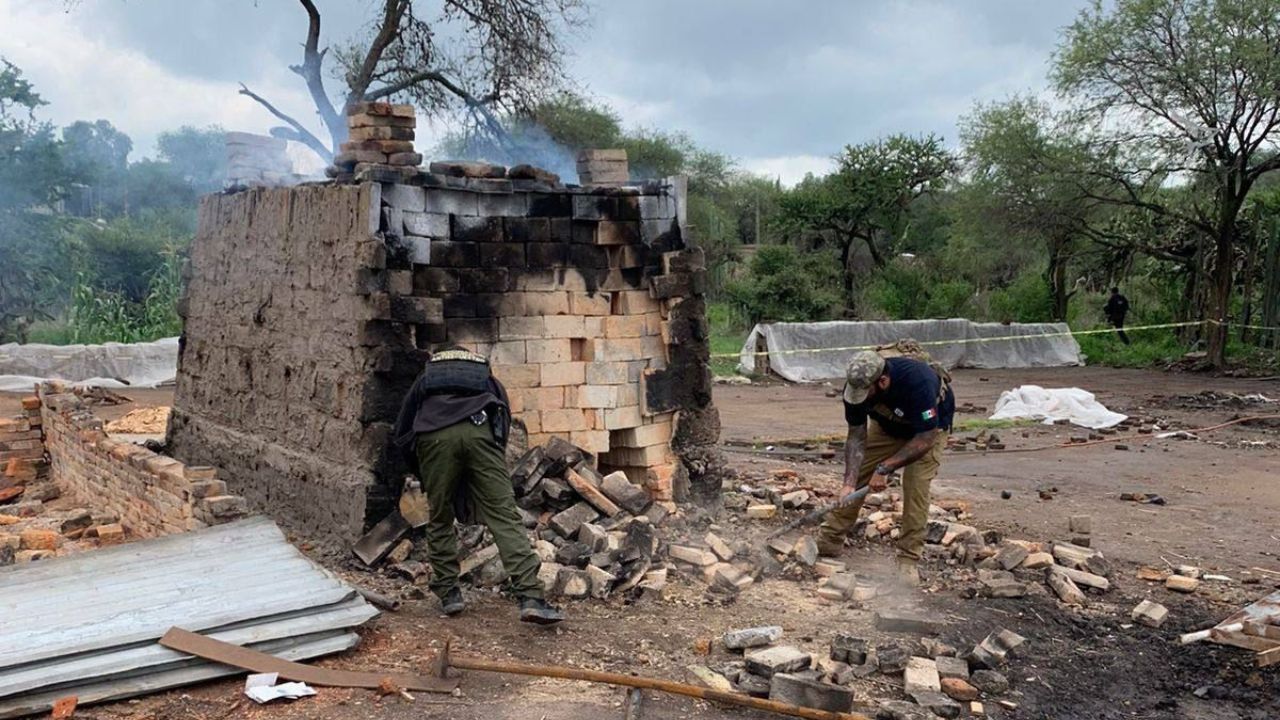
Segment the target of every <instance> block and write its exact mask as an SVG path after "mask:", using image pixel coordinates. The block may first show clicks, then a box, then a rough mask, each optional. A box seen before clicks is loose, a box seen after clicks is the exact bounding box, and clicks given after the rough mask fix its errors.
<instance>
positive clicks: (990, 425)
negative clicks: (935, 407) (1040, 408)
mask: <svg viewBox="0 0 1280 720" xmlns="http://www.w3.org/2000/svg"><path fill="white" fill-rule="evenodd" d="M1039 424H1040V421H1039V420H1026V419H1024V420H988V419H987V418H966V419H964V420H956V423H955V427H954V428H952V432H970V431H973V430H1002V429H1007V428H1016V427H1029V426H1031V425H1039Z"/></svg>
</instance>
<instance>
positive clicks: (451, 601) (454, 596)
mask: <svg viewBox="0 0 1280 720" xmlns="http://www.w3.org/2000/svg"><path fill="white" fill-rule="evenodd" d="M440 609H442V610H444V614H445V615H449V616H451V617H452V616H454V615H457V614H458V613H460V612H462V611H463V610H466V609H467V601H466V600H463V599H462V591H461V590H459V589H458V588H453V589H452V590H450V591H449V592H447V593H445V595H444V597H442V598H440Z"/></svg>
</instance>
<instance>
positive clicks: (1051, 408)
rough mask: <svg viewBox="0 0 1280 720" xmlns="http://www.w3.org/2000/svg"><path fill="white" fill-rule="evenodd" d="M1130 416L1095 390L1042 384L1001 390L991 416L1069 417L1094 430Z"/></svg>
mask: <svg viewBox="0 0 1280 720" xmlns="http://www.w3.org/2000/svg"><path fill="white" fill-rule="evenodd" d="M1126 417H1128V416H1126V415H1121V414H1120V413H1117V412H1111V411H1110V410H1108V409H1107V408H1106V407H1105V406H1104V405H1103V404H1102V403H1100V402H1098V401H1097V400H1096V399H1095V398H1094V397H1093V393H1091V392H1089V391H1088V390H1081V389H1080V388H1076V387H1069V388H1042V387H1040V386H1039V385H1022V386H1020V387H1016V388H1014V389H1012V390H1005V391H1004V392H1002V393H1000V399H999V400H996V411H995V414H993V415H992V416H991V419H992V420H1043V421H1044V423H1045V424H1046V425H1052V424H1053V423H1054V422H1060V421H1063V420H1065V421H1067V422H1069V423H1071V424H1073V425H1079V426H1081V427H1087V428H1090V429H1093V430H1098V429H1101V428H1109V427H1111V426H1112V425H1119V424H1120V423H1121V422H1123V421H1124V420H1125V418H1126Z"/></svg>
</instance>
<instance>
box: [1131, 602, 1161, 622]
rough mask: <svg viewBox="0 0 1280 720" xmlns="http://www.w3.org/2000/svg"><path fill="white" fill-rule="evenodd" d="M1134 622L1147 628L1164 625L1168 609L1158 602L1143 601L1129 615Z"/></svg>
mask: <svg viewBox="0 0 1280 720" xmlns="http://www.w3.org/2000/svg"><path fill="white" fill-rule="evenodd" d="M1129 616H1130V617H1131V618H1133V621H1134V622H1138V623H1142V624H1143V625H1146V626H1148V627H1153V628H1158V627H1160V626H1161V625H1163V624H1164V621H1165V618H1167V617H1169V608H1166V607H1165V606H1164V605H1161V604H1160V603H1158V602H1152V601H1151V600H1143V601H1142V602H1140V603H1138V606H1137V607H1135V608H1134V609H1133V612H1131V613H1130V614H1129Z"/></svg>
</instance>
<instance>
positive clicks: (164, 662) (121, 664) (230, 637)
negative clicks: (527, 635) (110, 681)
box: [0, 596, 378, 697]
mask: <svg viewBox="0 0 1280 720" xmlns="http://www.w3.org/2000/svg"><path fill="white" fill-rule="evenodd" d="M377 614H378V611H377V610H376V609H375V608H374V607H373V606H372V605H370V604H368V603H366V602H365V601H364V600H363V599H362V598H360V597H358V596H357V597H355V598H352V599H349V600H346V601H344V602H341V603H338V604H336V605H331V606H328V607H324V608H316V609H314V610H311V611H308V612H307V613H291V614H288V615H285V616H275V617H271V618H263V619H262V620H260V621H255V622H253V623H247V624H246V623H242V624H240V625H238V626H236V627H233V628H229V629H223V630H216V631H212V632H208V633H205V634H207V635H208V636H209V637H212V638H216V639H218V640H222V641H224V642H229V643H234V644H236V645H253V644H259V643H263V642H267V641H271V640H278V639H281V638H289V637H296V636H300V635H313V634H315V633H318V632H324V631H329V630H338V629H343V628H352V627H355V626H357V625H361V624H363V623H364V622H366V621H368V620H370V619H371V618H373V617H374V616H376V615H377ZM201 662H203V661H202V660H199V659H198V658H195V657H194V656H191V655H188V654H186V653H181V652H178V651H176V650H171V649H169V648H166V647H164V646H162V645H159V644H157V643H155V642H151V643H148V644H145V645H140V646H136V647H129V648H124V649H118V650H109V651H103V652H96V653H90V654H81V655H77V656H74V657H64V658H57V659H52V660H46V661H42V662H37V663H32V664H28V665H23V666H21V667H16V668H10V669H8V670H5V671H2V672H0V697H7V696H10V695H15V694H18V693H23V692H32V691H36V690H41V689H51V688H54V687H57V686H59V685H62V684H67V683H71V684H83V683H85V682H87V681H89V680H94V679H102V678H109V677H117V676H122V675H126V674H129V675H133V674H137V673H138V671H141V670H145V671H147V672H159V671H161V670H170V669H176V668H178V667H184V666H188V665H194V664H199V663H201Z"/></svg>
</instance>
